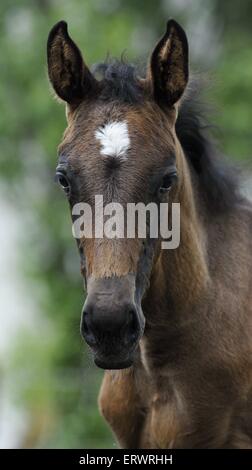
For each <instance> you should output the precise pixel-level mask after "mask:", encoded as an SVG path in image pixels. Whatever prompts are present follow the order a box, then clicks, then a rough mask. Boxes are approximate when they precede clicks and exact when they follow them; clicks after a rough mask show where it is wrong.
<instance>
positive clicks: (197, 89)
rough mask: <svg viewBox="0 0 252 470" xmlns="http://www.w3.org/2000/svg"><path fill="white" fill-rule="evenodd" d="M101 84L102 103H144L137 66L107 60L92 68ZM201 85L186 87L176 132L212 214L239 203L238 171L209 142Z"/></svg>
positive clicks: (194, 83)
mask: <svg viewBox="0 0 252 470" xmlns="http://www.w3.org/2000/svg"><path fill="white" fill-rule="evenodd" d="M93 72H94V73H95V75H96V76H98V78H100V79H102V80H103V82H104V87H103V91H102V95H101V97H100V98H101V99H103V100H111V99H112V100H119V101H121V102H125V103H129V104H134V103H135V104H136V103H139V102H141V101H142V100H143V99H144V95H143V91H142V89H141V88H140V86H139V82H138V80H137V77H139V76H141V74H140V73H139V70H138V68H137V67H136V66H134V65H131V64H127V63H125V62H124V61H123V60H121V61H119V60H108V61H107V62H104V63H101V64H97V65H95V66H94V67H93ZM201 88H202V87H201V84H200V82H199V81H198V80H192V81H191V82H190V83H189V86H188V90H187V92H186V94H185V97H184V98H183V100H182V103H181V105H180V109H179V114H178V119H177V123H176V132H177V136H178V138H179V141H180V143H181V145H182V148H183V150H184V152H185V155H186V158H187V159H188V162H189V165H190V167H191V171H192V172H193V173H194V174H195V175H197V179H198V182H199V191H200V193H201V194H202V198H203V199H204V200H205V202H206V204H207V207H208V208H209V209H210V210H211V211H214V212H222V211H227V210H229V209H230V208H231V207H233V206H234V204H235V203H236V202H237V201H238V200H239V198H240V197H241V196H239V176H238V171H237V169H235V168H234V167H233V166H231V165H230V164H228V163H227V162H226V161H225V159H224V158H223V157H222V156H221V155H220V154H219V153H218V151H217V148H216V146H215V145H214V143H213V140H212V139H211V136H210V134H211V132H210V131H211V127H212V126H211V125H209V122H208V120H207V117H206V113H205V110H204V106H203V105H202V104H201V101H200V95H201Z"/></svg>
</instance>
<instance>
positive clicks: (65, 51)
mask: <svg viewBox="0 0 252 470" xmlns="http://www.w3.org/2000/svg"><path fill="white" fill-rule="evenodd" d="M47 64H48V75H49V79H50V82H51V84H52V86H53V88H54V90H55V92H56V94H57V95H58V96H59V97H60V98H61V99H62V100H64V101H66V102H67V103H68V104H69V105H70V106H72V107H76V106H78V104H79V103H80V102H81V101H82V100H83V98H84V96H86V95H88V94H89V93H90V92H91V91H92V90H93V89H94V88H95V85H96V83H97V82H96V80H95V78H94V77H93V75H92V74H91V72H90V71H89V69H88V67H87V66H86V64H85V63H84V61H83V59H82V55H81V52H80V50H79V49H78V47H77V46H76V44H75V43H74V42H73V40H72V39H71V38H70V36H69V35H68V31H67V23H66V22H65V21H60V22H59V23H57V24H56V25H55V26H54V27H53V28H52V30H51V31H50V34H49V36H48V41H47Z"/></svg>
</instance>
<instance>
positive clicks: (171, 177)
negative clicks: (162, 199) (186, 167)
mask: <svg viewBox="0 0 252 470" xmlns="http://www.w3.org/2000/svg"><path fill="white" fill-rule="evenodd" d="M176 179H177V173H170V174H167V175H165V176H164V177H163V181H162V184H161V186H160V188H159V192H160V193H165V192H168V191H170V189H171V187H172V184H173V183H174V182H175V181H176Z"/></svg>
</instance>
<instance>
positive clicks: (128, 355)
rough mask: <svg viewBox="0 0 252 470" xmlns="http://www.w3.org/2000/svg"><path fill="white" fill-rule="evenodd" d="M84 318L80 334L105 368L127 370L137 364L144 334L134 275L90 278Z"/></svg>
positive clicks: (95, 357) (100, 364)
mask: <svg viewBox="0 0 252 470" xmlns="http://www.w3.org/2000/svg"><path fill="white" fill-rule="evenodd" d="M87 291H88V295H87V299H86V302H85V304H84V307H83V311H82V318H81V334H82V336H83V338H84V339H85V341H86V342H87V344H88V345H89V346H90V347H91V349H92V351H93V353H94V361H95V363H96V365H97V366H98V367H101V368H103V369H125V368H127V367H130V366H131V365H132V363H133V361H134V355H135V351H136V348H137V345H138V343H139V340H140V338H141V336H142V334H143V331H144V324H145V320H144V316H143V313H142V309H141V306H138V305H137V304H136V301H135V276H134V275H133V274H128V275H127V276H122V277H115V276H114V277H111V278H102V279H93V278H90V279H89V280H88V284H87Z"/></svg>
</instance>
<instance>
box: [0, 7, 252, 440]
mask: <svg viewBox="0 0 252 470" xmlns="http://www.w3.org/2000/svg"><path fill="white" fill-rule="evenodd" d="M169 16H174V17H176V19H177V20H178V21H181V22H182V24H184V25H185V26H187V30H188V34H189V40H192V57H193V59H192V62H194V63H195V65H196V67H197V69H200V68H201V67H202V68H203V69H204V70H207V69H210V70H211V75H212V76H214V77H215V81H216V86H215V87H212V88H211V90H210V91H209V97H210V98H211V100H212V101H213V102H214V103H216V104H217V111H216V114H215V123H217V124H220V125H221V128H222V137H221V142H222V143H221V145H222V148H223V150H224V151H225V152H226V153H228V154H230V155H232V156H234V157H236V158H243V159H249V158H250V156H251V148H252V134H251V129H250V127H251V122H252V111H251V109H252V108H251V105H250V103H251V101H252V87H251V82H252V80H251V79H252V47H251V45H252V44H251V37H252V30H251V25H250V20H251V17H252V4H251V2H250V1H249V0H244V1H243V2H242V3H241V2H238V1H237V0H231V1H229V2H224V1H221V0H212V1H210V0H209V1H205V2H202V1H201V0H188V2H186V1H185V0H180V1H178V2H175V0H173V1H172V0H163V1H158V2H153V1H152V0H138V1H135V0H134V1H133V0H126V1H122V0H106V1H103V0H92V1H91V0H85V1H83V0H72V1H71V2H69V0H61V1H59V0H33V1H31V0H30V1H28V0H19V1H12V0H2V1H1V4H0V40H1V54H0V71H1V83H0V108H1V115H0V157H1V158H0V170H1V180H2V184H3V185H5V187H7V188H8V195H9V197H10V199H11V200H12V202H13V204H14V205H15V207H17V208H18V210H19V211H21V212H22V214H23V218H24V220H25V221H26V224H27V227H28V230H27V233H26V234H25V236H24V237H21V242H20V244H21V250H22V251H23V258H22V260H23V261H22V270H23V273H24V275H25V276H26V278H27V281H28V283H29V286H30V295H31V296H33V297H35V298H36V302H37V303H38V306H39V311H40V316H39V319H38V323H37V324H36V326H35V327H34V333H29V332H27V331H23V332H21V331H20V335H19V339H18V341H17V343H15V345H13V357H12V372H13V377H14V379H13V380H14V386H15V394H16V400H17V404H18V406H20V407H21V408H24V409H26V410H27V413H28V416H29V422H30V426H29V433H28V434H27V436H26V437H25V438H24V442H23V443H22V445H23V446H29V447H31V446H35V447H72V448H74V447H107V446H109V447H111V446H113V445H115V444H114V439H113V437H112V436H111V433H110V431H109V430H108V428H107V426H106V424H105V423H104V421H103V419H102V418H101V417H100V416H99V412H98V408H97V403H96V401H97V394H98V390H99V384H100V381H101V377H102V373H101V371H98V370H97V368H96V367H95V366H94V365H93V364H92V359H91V357H90V356H89V353H88V351H87V350H86V348H85V346H84V344H83V343H82V341H81V339H80V335H79V321H80V311H81V307H82V305H83V301H84V293H83V288H82V281H81V277H80V274H79V260H78V254H77V249H76V247H75V245H74V241H73V240H72V237H71V224H70V216H69V214H68V209H67V203H66V201H65V200H64V197H63V195H62V194H61V192H60V191H59V189H58V188H57V187H56V185H55V184H54V181H53V178H54V171H55V165H56V147H57V144H58V143H59V142H60V138H61V135H62V132H63V130H64V127H65V115H64V108H63V106H62V105H59V104H57V103H56V101H55V100H54V99H53V98H52V93H50V92H49V85H48V80H47V74H46V54H45V51H46V40H47V35H48V32H49V30H50V28H51V27H52V26H53V24H54V23H55V22H57V21H58V20H60V19H65V20H67V21H68V23H69V30H70V33H71V35H72V37H73V38H74V39H75V40H76V42H77V43H78V44H79V45H80V47H81V48H82V50H83V52H84V55H85V60H86V61H87V63H89V64H91V63H92V62H97V61H100V60H103V59H104V58H105V56H106V54H107V52H110V53H111V54H112V55H114V56H120V55H121V53H122V52H123V51H124V50H125V49H126V50H127V56H128V57H129V59H130V60H132V59H135V58H140V59H143V58H144V59H146V57H147V56H148V54H149V53H150V50H151V48H152V47H153V46H154V44H155V41H156V40H157V38H158V37H159V36H160V35H161V34H162V32H163V30H164V27H165V22H166V19H167V18H168V17H169ZM204 18H207V19H208V20H207V21H208V23H209V28H210V30H211V34H210V35H209V38H208V39H207V41H209V42H206V45H205V46H204V44H203V43H204V41H203V39H204V38H203V36H204V35H205V30H204V28H201V29H200V27H199V25H200V23H201V20H202V19H204ZM196 30H197V31H198V32H197V31H196ZM201 42H202V44H203V45H202V48H201V49H200V48H199V46H200V43H201ZM190 43H191V41H190ZM193 44H195V48H193ZM194 50H195V53H194ZM197 50H198V54H196V51H197Z"/></svg>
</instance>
